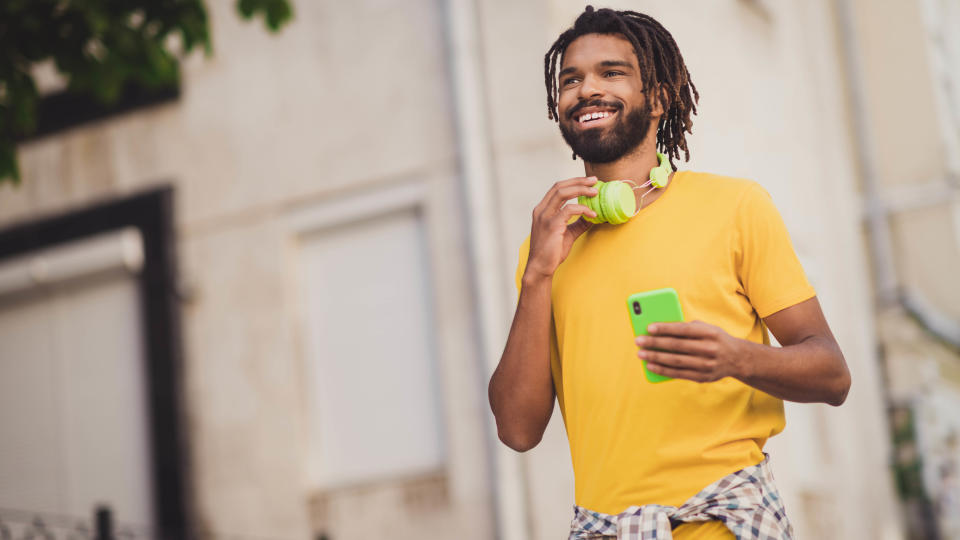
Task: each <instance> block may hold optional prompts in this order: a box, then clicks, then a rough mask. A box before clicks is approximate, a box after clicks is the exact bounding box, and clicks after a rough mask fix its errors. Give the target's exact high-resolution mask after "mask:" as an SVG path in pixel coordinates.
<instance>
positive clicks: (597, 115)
mask: <svg viewBox="0 0 960 540" xmlns="http://www.w3.org/2000/svg"><path fill="white" fill-rule="evenodd" d="M610 114H611V113H610V111H603V112H595V113H587V114H582V115H580V116H579V117H577V121H578V122H589V121H590V120H596V119H598V118H606V117H608V116H610Z"/></svg>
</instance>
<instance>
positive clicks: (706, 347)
mask: <svg viewBox="0 0 960 540" xmlns="http://www.w3.org/2000/svg"><path fill="white" fill-rule="evenodd" d="M647 332H649V333H650V335H648V336H639V337H637V339H636V343H637V346H638V347H640V351H638V352H637V356H639V357H640V358H642V359H644V360H646V361H647V369H649V370H650V371H652V372H654V373H657V374H659V375H664V376H667V377H673V378H676V379H688V380H691V381H696V382H712V381H717V380H720V379H722V378H724V377H739V376H741V375H742V374H743V372H744V371H743V366H744V364H745V358H744V356H745V354H746V353H747V350H746V348H745V347H744V344H745V342H744V340H740V339H737V338H735V337H733V336H731V335H730V334H728V333H726V332H725V331H724V330H723V329H722V328H720V327H717V326H714V325H712V324H707V323H705V322H701V321H693V322H674V323H653V324H651V325H649V326H648V327H647Z"/></svg>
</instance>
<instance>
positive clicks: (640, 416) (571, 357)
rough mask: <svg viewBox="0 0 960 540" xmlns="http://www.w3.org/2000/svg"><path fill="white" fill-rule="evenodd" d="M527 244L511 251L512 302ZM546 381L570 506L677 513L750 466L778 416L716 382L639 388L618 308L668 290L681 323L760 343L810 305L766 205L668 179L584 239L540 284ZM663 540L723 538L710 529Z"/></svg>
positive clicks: (781, 229)
mask: <svg viewBox="0 0 960 540" xmlns="http://www.w3.org/2000/svg"><path fill="white" fill-rule="evenodd" d="M529 246H530V239H529V237H528V238H527V240H526V241H525V242H524V244H523V246H522V247H521V249H520V261H519V265H518V268H517V276H516V278H517V288H518V290H519V288H520V278H521V276H522V275H523V270H524V268H525V267H526V262H527V256H528V252H529ZM552 287H553V290H552V310H553V327H552V330H553V332H552V336H551V344H550V347H551V369H552V372H553V382H554V386H555V388H556V392H557V399H558V401H559V404H560V410H561V412H562V414H563V419H564V423H565V425H566V430H567V437H568V439H569V442H570V453H571V457H572V460H573V471H574V479H575V483H576V504H578V505H580V506H583V507H585V508H588V509H590V510H594V511H598V512H603V513H608V514H617V513H620V512H622V511H623V510H625V509H626V508H628V507H630V506H633V505H644V504H650V503H657V504H663V505H675V506H679V505H680V504H682V503H683V502H684V501H686V500H687V499H688V498H690V497H691V496H693V495H695V494H696V493H697V492H699V491H700V490H701V489H703V488H704V487H706V486H708V485H709V484H711V483H713V482H714V481H715V480H717V479H719V478H721V477H723V476H725V475H727V474H729V473H731V472H734V471H736V470H739V469H742V468H744V467H749V466H751V465H756V464H757V463H759V462H760V461H762V460H763V453H762V449H763V445H764V444H765V442H766V440H767V438H768V437H770V436H772V435H775V434H777V433H779V432H780V431H782V430H783V427H784V423H785V420H784V416H783V402H782V401H781V400H779V399H777V398H774V397H772V396H770V395H769V394H766V393H764V392H762V391H760V390H756V389H753V388H751V387H750V386H747V385H745V384H744V383H742V382H740V381H738V380H736V379H733V378H731V377H727V378H725V379H721V380H719V381H716V382H712V383H696V382H692V381H687V380H680V379H676V380H672V381H667V382H663V383H657V384H652V383H650V382H648V381H647V379H646V378H645V377H644V373H643V368H642V366H641V361H640V359H639V358H637V355H636V353H637V346H636V344H635V343H634V341H633V338H634V336H633V330H632V329H631V326H630V318H629V315H628V311H627V303H626V300H627V297H628V296H629V295H630V294H633V293H637V292H641V291H648V290H652V289H660V288H663V287H673V288H674V289H676V291H677V294H678V295H679V297H680V305H681V307H682V309H683V314H684V317H685V320H688V321H693V320H701V321H704V322H707V323H710V324H713V325H716V326H719V327H721V328H723V329H724V330H725V331H727V332H728V333H729V334H730V335H732V336H734V337H738V338H743V339H748V340H750V341H754V342H757V343H768V342H769V341H768V337H767V332H766V327H765V326H764V325H763V322H762V320H761V319H762V318H763V317H766V316H768V315H770V314H772V313H775V312H777V311H780V310H782V309H784V308H787V307H790V306H792V305H794V304H797V303H799V302H801V301H803V300H807V299H809V298H812V297H813V296H814V295H815V294H816V293H815V291H814V290H813V287H812V286H811V285H810V283H809V282H808V281H807V278H806V276H805V274H804V272H803V268H802V267H801V266H800V263H799V261H798V260H797V256H796V254H795V253H794V250H793V246H792V244H791V242H790V238H789V235H788V234H787V230H786V227H785V226H784V224H783V220H782V219H781V217H780V214H779V213H778V212H777V209H776V207H775V206H774V205H773V201H772V200H771V199H770V196H769V194H767V192H766V191H765V190H764V189H763V188H762V187H761V186H760V185H759V184H756V183H754V182H751V181H748V180H742V179H737V178H728V177H722V176H717V175H711V174H705V173H698V172H691V171H681V172H677V173H676V174H674V177H673V179H672V180H671V182H670V184H669V185H668V186H667V188H666V191H665V192H664V193H663V194H662V195H661V196H660V197H659V198H658V199H657V200H655V201H654V202H653V203H652V204H651V205H650V206H648V207H646V208H644V209H643V210H642V211H641V212H640V213H639V214H637V215H636V216H635V217H633V218H632V219H631V220H630V221H628V222H627V223H624V224H622V225H610V224H601V225H594V226H593V227H591V228H590V230H588V231H587V232H585V233H584V234H583V235H581V236H580V237H579V238H578V239H577V241H576V242H575V243H574V244H573V247H572V248H571V250H570V254H569V255H568V256H567V258H566V260H565V261H564V262H563V263H562V264H561V265H560V267H559V268H558V269H557V270H556V272H555V273H554V277H553V284H552ZM674 535H675V538H677V539H678V540H679V539H681V538H731V537H732V535H731V534H730V533H729V531H727V529H726V528H724V527H723V525H722V523H720V522H709V523H700V524H685V525H681V526H680V527H678V528H677V530H675V531H674Z"/></svg>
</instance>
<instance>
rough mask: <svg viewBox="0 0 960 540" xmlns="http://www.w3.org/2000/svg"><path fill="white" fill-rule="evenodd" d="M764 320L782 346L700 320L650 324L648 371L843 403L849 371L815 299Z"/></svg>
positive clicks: (643, 343)
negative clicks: (735, 382)
mask: <svg viewBox="0 0 960 540" xmlns="http://www.w3.org/2000/svg"><path fill="white" fill-rule="evenodd" d="M763 321H764V323H766V325H767V327H768V328H770V331H771V332H772V333H773V335H774V336H776V338H777V341H779V342H780V344H781V345H782V348H776V347H771V346H769V345H763V344H759V343H753V342H751V341H747V340H744V339H739V338H735V337H732V336H730V335H729V334H727V333H726V332H725V331H723V330H722V329H721V328H719V327H716V326H713V325H710V324H706V323H703V322H699V321H696V322H689V323H656V324H651V325H650V327H649V328H648V331H649V332H650V336H641V337H638V338H637V340H636V342H637V345H638V346H640V347H643V348H644V349H641V350H640V351H639V352H638V356H639V357H640V358H644V359H646V360H647V368H648V369H650V371H653V372H654V373H659V374H661V375H666V376H668V377H675V378H681V379H689V380H693V381H698V382H709V381H715V380H718V379H721V378H723V377H735V378H737V379H739V380H740V381H742V382H744V383H746V384H748V385H750V386H752V387H754V388H757V389H759V390H763V391H764V392H766V393H768V394H770V395H772V396H775V397H778V398H781V399H785V400H788V401H798V402H803V403H814V402H822V403H829V404H830V405H834V406H838V405H840V404H842V403H843V402H844V400H846V398H847V392H849V390H850V371H849V370H848V369H847V363H846V361H845V360H844V358H843V353H842V352H841V351H840V347H839V345H837V341H836V339H834V337H833V333H832V332H831V331H830V327H829V326H828V325H827V321H826V319H825V318H824V316H823V310H821V308H820V302H819V301H818V300H817V298H816V297H813V298H811V299H809V300H806V301H803V302H800V303H799V304H796V305H794V306H791V307H788V308H786V309H783V310H780V311H778V312H776V313H774V314H772V315H770V316H768V317H767V318H765V319H764V320H763ZM648 349H660V350H648ZM665 351H670V352H665Z"/></svg>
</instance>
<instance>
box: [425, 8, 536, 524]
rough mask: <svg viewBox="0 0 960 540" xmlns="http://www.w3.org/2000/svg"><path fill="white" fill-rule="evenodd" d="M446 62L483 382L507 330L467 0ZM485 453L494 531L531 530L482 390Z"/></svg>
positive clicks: (456, 14) (512, 464) (449, 23)
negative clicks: (490, 473) (490, 474)
mask: <svg viewBox="0 0 960 540" xmlns="http://www.w3.org/2000/svg"><path fill="white" fill-rule="evenodd" d="M443 8H444V9H445V10H446V14H445V15H446V25H445V32H446V42H447V49H448V52H447V63H448V72H449V73H450V77H451V83H452V86H453V98H454V103H453V104H454V115H455V120H456V133H457V150H458V154H459V166H460V180H461V182H462V189H461V192H462V194H463V198H464V200H463V203H464V208H465V210H466V229H467V232H468V235H467V238H468V243H469V252H470V258H471V261H470V263H471V264H470V268H471V272H472V276H471V278H472V282H473V289H474V300H475V305H476V306H477V313H478V315H479V324H478V326H479V328H477V332H478V334H479V342H480V348H481V350H480V355H481V357H482V359H483V362H482V363H481V365H480V366H479V367H480V374H479V377H478V378H479V380H480V381H482V382H483V388H486V383H487V381H488V380H489V377H490V375H491V374H492V373H493V371H494V369H495V368H496V366H497V364H498V363H499V361H500V357H499V353H500V351H501V350H502V349H503V345H504V343H505V342H506V338H507V326H506V322H507V321H508V320H509V319H508V317H509V313H508V311H507V301H506V300H507V295H506V291H507V287H506V282H505V280H504V276H503V275H502V270H503V268H504V266H503V265H502V264H501V258H500V253H499V251H498V239H499V238H500V236H501V235H500V226H499V224H500V223H501V217H500V215H499V213H498V212H497V208H496V200H497V198H496V189H495V187H496V186H495V183H494V175H493V172H492V170H491V162H492V156H493V153H492V151H491V149H490V133H489V131H488V129H487V123H486V121H487V118H488V116H487V111H486V102H485V93H484V89H485V85H484V78H483V66H482V58H483V56H482V52H481V51H482V49H481V41H480V36H479V29H478V27H477V23H476V21H478V20H479V13H478V10H477V7H476V4H475V3H474V1H473V0H446V1H445V2H444V3H443ZM483 402H484V403H483V406H482V408H481V409H482V410H483V411H484V412H485V414H484V418H485V421H484V423H485V426H486V433H487V437H486V441H487V447H488V456H489V457H490V458H491V463H492V465H493V469H494V478H493V488H494V493H495V501H494V514H495V520H496V528H497V538H498V539H500V540H527V539H528V538H529V531H528V528H529V527H528V521H527V516H528V514H527V504H526V497H525V489H524V480H523V479H524V478H525V475H524V473H523V467H522V463H521V460H520V456H519V455H518V454H516V453H514V452H513V451H511V450H510V449H508V448H507V447H506V446H504V445H503V444H500V441H499V438H498V437H497V434H496V425H495V423H494V421H493V415H492V414H490V413H489V412H488V411H489V407H488V406H487V400H486V392H483Z"/></svg>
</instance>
